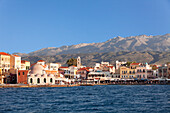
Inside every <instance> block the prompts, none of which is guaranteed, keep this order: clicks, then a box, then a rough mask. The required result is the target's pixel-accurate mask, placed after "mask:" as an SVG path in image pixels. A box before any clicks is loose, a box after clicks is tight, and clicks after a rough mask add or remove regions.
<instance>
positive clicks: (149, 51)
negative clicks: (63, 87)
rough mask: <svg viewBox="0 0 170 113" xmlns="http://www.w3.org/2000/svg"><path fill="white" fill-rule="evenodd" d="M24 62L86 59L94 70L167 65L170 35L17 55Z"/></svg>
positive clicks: (49, 48) (72, 46)
mask: <svg viewBox="0 0 170 113" xmlns="http://www.w3.org/2000/svg"><path fill="white" fill-rule="evenodd" d="M15 54H17V55H20V56H22V60H28V61H31V63H35V62H36V61H38V60H44V61H46V62H47V63H49V62H58V63H61V64H63V65H65V63H66V61H67V60H68V59H69V58H77V57H78V56H80V57H81V58H82V64H83V65H86V66H94V64H95V63H96V62H101V61H108V62H110V63H112V64H114V63H115V61H116V60H120V61H136V62H142V63H145V62H148V63H149V64H163V63H166V62H170V34H165V35H157V36H146V35H139V36H130V37H125V38H123V37H120V36H118V37H114V38H112V39H110V40H107V41H105V42H102V43H82V44H77V45H71V46H62V47H48V48H43V49H40V50H37V51H34V52H31V53H28V54H25V53H15Z"/></svg>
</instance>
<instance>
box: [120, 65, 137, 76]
mask: <svg viewBox="0 0 170 113" xmlns="http://www.w3.org/2000/svg"><path fill="white" fill-rule="evenodd" d="M120 78H121V79H134V78H136V76H135V69H134V68H128V67H125V66H122V67H120Z"/></svg>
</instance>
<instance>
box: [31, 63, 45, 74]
mask: <svg viewBox="0 0 170 113" xmlns="http://www.w3.org/2000/svg"><path fill="white" fill-rule="evenodd" d="M43 70H44V67H43V66H42V65H40V64H35V65H33V66H32V67H31V71H30V74H34V75H36V74H38V75H42V74H43Z"/></svg>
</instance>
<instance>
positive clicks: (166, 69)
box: [158, 63, 170, 79]
mask: <svg viewBox="0 0 170 113" xmlns="http://www.w3.org/2000/svg"><path fill="white" fill-rule="evenodd" d="M158 74H159V75H158V76H159V77H160V78H164V79H166V78H168V79H170V63H167V64H163V65H162V66H160V67H158Z"/></svg>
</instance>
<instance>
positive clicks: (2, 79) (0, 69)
mask: <svg viewBox="0 0 170 113" xmlns="http://www.w3.org/2000/svg"><path fill="white" fill-rule="evenodd" d="M3 83H4V75H3V74H2V68H0V84H3Z"/></svg>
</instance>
